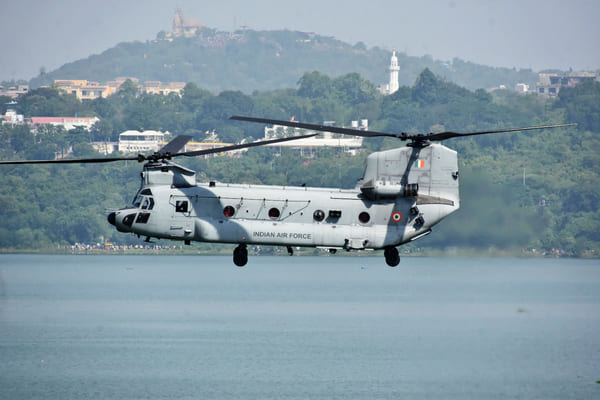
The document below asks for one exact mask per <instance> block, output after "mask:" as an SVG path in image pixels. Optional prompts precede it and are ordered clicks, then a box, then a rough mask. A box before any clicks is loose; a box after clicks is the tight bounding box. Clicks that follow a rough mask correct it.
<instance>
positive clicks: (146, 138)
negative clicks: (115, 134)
mask: <svg viewBox="0 0 600 400" xmlns="http://www.w3.org/2000/svg"><path fill="white" fill-rule="evenodd" d="M166 135H169V132H165V133H162V132H157V131H143V132H140V131H125V132H123V133H121V134H120V135H119V146H118V149H119V151H121V152H123V153H148V152H152V151H158V150H159V149H160V148H161V147H162V146H163V144H164V143H165V136H166Z"/></svg>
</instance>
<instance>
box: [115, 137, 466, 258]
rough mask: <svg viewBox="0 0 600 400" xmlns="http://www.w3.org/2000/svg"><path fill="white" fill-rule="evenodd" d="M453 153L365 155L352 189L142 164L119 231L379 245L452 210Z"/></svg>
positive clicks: (427, 227)
mask: <svg viewBox="0 0 600 400" xmlns="http://www.w3.org/2000/svg"><path fill="white" fill-rule="evenodd" d="M458 193H459V192H458V168H457V160H456V152H454V151H453V150H451V149H448V148H447V147H445V146H442V145H440V144H432V145H430V146H427V147H425V148H411V147H402V148H397V149H392V150H387V151H381V152H376V153H373V154H371V155H369V157H368V158H367V166H366V169H365V174H364V176H363V178H362V179H361V180H359V182H358V184H357V186H356V188H354V189H349V190H344V189H334V188H313V187H290V186H267V185H247V184H227V183H220V182H207V183H196V182H195V173H194V171H191V170H188V169H186V168H184V167H181V166H179V165H177V164H172V163H156V164H147V165H146V166H145V167H144V172H143V173H142V187H141V189H140V191H139V192H138V196H137V199H136V201H135V202H134V205H133V206H132V207H128V208H125V209H121V210H119V211H118V212H116V214H115V217H114V218H115V225H116V227H117V229H119V230H120V231H123V232H132V233H134V234H138V235H143V236H147V237H148V238H166V239H173V240H183V241H185V242H186V243H190V242H191V241H199V242H219V243H237V244H248V245H250V244H254V245H280V246H281V245H282V246H303V247H325V248H332V249H338V248H340V249H346V250H358V249H382V248H386V247H389V246H398V245H400V244H402V243H406V242H409V241H411V240H414V239H415V238H419V237H421V236H424V235H426V234H427V233H429V232H430V231H431V227H432V226H434V225H435V224H437V223H438V222H439V221H441V220H442V219H443V218H444V217H446V216H448V215H449V214H451V213H452V212H454V211H456V210H457V209H458V208H459V196H458Z"/></svg>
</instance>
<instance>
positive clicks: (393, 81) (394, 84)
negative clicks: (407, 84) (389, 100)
mask: <svg viewBox="0 0 600 400" xmlns="http://www.w3.org/2000/svg"><path fill="white" fill-rule="evenodd" d="M398 71H400V67H399V66H398V57H396V49H394V51H393V52H392V58H391V59H390V85H389V87H388V94H392V93H394V92H396V91H397V90H398V88H399V87H400V85H399V84H398Z"/></svg>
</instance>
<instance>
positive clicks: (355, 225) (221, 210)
mask: <svg viewBox="0 0 600 400" xmlns="http://www.w3.org/2000/svg"><path fill="white" fill-rule="evenodd" d="M230 119H232V120H237V121H246V122H252V123H262V124H273V125H280V126H288V127H293V128H302V129H307V130H310V131H313V133H310V134H304V135H299V136H291V137H284V138H278V139H270V140H263V141H256V142H251V143H244V144H237V145H231V146H224V147H218V148H214V149H208V150H197V151H181V150H182V149H183V148H184V147H185V145H186V144H187V142H188V141H189V140H191V139H192V137H191V136H186V135H179V136H176V137H174V138H173V139H172V140H171V141H169V142H168V143H167V144H166V145H165V146H164V147H162V148H161V149H160V150H158V151H156V152H154V153H153V154H150V155H143V154H138V155H137V156H129V157H112V158H84V159H59V160H20V161H0V165H1V164H50V163H106V162H114V161H124V160H125V161H126V160H135V161H138V162H140V163H142V162H144V165H143V168H142V172H141V182H140V188H139V189H138V191H137V193H136V195H135V197H134V200H133V202H132V204H130V205H128V206H127V207H124V208H121V209H119V210H116V211H113V212H111V213H110V214H109V215H108V217H107V219H108V222H109V223H110V224H111V225H113V226H114V227H115V228H116V229H117V231H119V232H127V233H132V234H134V235H137V236H138V237H142V236H145V237H146V241H148V242H150V240H151V239H152V238H157V239H170V240H178V241H183V242H184V243H185V244H186V245H189V244H191V242H193V241H194V242H211V243H229V244H235V245H237V246H236V247H235V248H234V250H233V262H234V264H235V265H237V266H239V267H243V266H245V265H246V264H247V263H248V246H249V245H270V246H284V247H286V248H287V251H288V254H289V255H293V247H312V248H323V249H326V250H328V251H329V252H330V253H332V254H334V253H336V252H337V251H338V250H345V251H358V250H383V253H384V257H385V262H386V264H387V265H389V266H390V267H395V266H397V265H398V264H399V263H400V254H399V252H398V249H397V247H398V246H400V245H402V244H405V243H409V242H412V241H415V240H417V239H420V238H422V237H424V236H426V235H429V234H430V233H431V232H432V228H433V227H434V226H435V225H436V224H438V223H439V222H440V221H441V220H443V219H444V218H446V217H447V216H449V215H450V214H452V213H454V212H455V211H457V210H458V209H459V207H460V196H459V170H458V161H457V153H456V151H454V150H452V149H450V148H448V147H446V146H444V145H442V144H440V143H437V142H440V141H443V140H447V139H452V138H456V137H466V136H473V135H485V134H492V133H501V132H516V131H527V130H538V129H550V128H559V127H565V126H572V125H574V124H558V125H544V126H530V127H524V128H509V129H499V130H488V131H478V132H466V133H459V132H452V131H446V132H440V133H428V134H407V133H404V132H403V133H400V134H395V133H386V132H376V131H365V130H359V129H352V128H341V127H334V126H328V125H318V124H309V123H303V122H297V121H284V120H276V119H266V118H255V117H247V116H232V117H231V118H230ZM315 131H325V132H332V133H339V134H344V135H354V136H362V137H392V138H396V139H399V140H401V141H406V142H407V144H406V146H403V147H398V148H394V149H390V150H384V151H377V152H373V153H371V154H370V155H368V156H367V159H366V167H365V170H364V174H363V177H362V178H361V179H359V180H358V181H357V184H356V186H355V187H354V188H353V189H340V188H318V187H306V186H304V185H303V186H298V187H296V186H270V185H253V184H252V185H250V184H241V183H240V184H234V183H221V182H215V181H209V182H197V180H196V172H195V171H193V170H191V169H188V168H186V167H184V166H182V165H179V164H176V163H174V162H172V161H171V160H172V159H173V158H175V157H195V156H201V155H206V154H212V153H221V152H227V151H231V150H237V149H243V148H250V147H255V146H264V145H269V144H275V143H281V142H285V141H290V140H297V139H303V138H309V137H313V136H315V135H316V134H317V133H315Z"/></svg>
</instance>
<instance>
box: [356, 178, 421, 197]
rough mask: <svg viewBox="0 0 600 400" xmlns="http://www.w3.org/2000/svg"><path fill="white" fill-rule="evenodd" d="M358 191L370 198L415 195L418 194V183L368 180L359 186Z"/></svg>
mask: <svg viewBox="0 0 600 400" xmlns="http://www.w3.org/2000/svg"><path fill="white" fill-rule="evenodd" d="M360 191H361V192H362V193H363V194H364V195H365V196H367V198H369V199H371V200H377V199H385V198H396V197H416V196H418V195H419V184H418V183H409V184H406V185H402V184H400V183H393V182H389V181H387V182H386V181H372V180H371V181H369V182H366V183H365V184H364V185H362V186H361V187H360Z"/></svg>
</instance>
